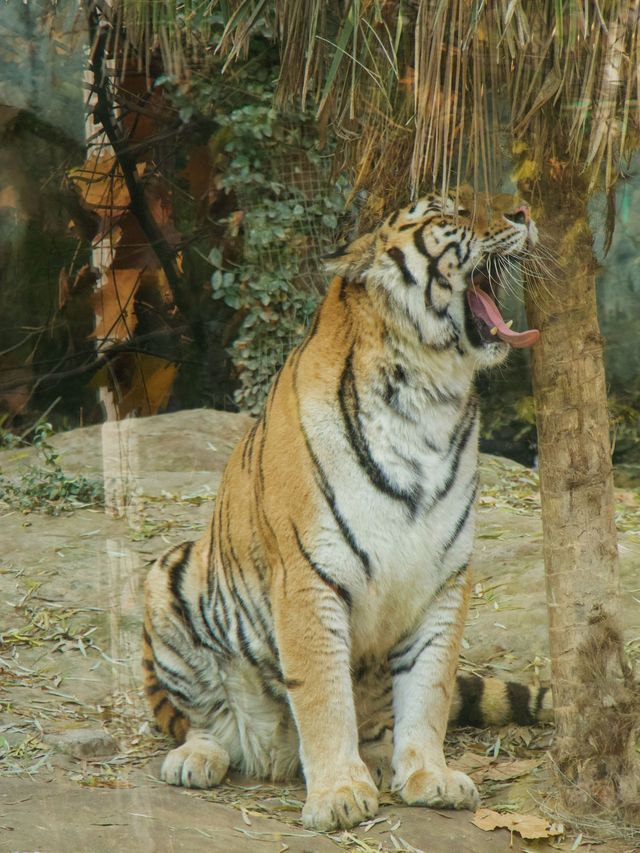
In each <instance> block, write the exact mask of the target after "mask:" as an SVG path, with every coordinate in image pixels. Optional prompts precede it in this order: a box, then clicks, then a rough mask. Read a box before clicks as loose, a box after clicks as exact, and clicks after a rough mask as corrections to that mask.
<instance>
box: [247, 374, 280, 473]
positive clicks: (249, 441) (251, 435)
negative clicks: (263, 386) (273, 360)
mask: <svg viewBox="0 0 640 853" xmlns="http://www.w3.org/2000/svg"><path fill="white" fill-rule="evenodd" d="M279 375H280V374H278V376H279ZM272 391H273V389H272ZM259 423H260V421H259V420H258V421H256V422H255V423H254V424H253V426H252V427H251V429H250V430H249V432H248V433H247V435H246V437H245V440H244V447H243V448H242V467H243V468H245V467H249V468H250V467H251V457H252V456H253V443H254V441H255V438H256V431H257V429H258V424H259Z"/></svg>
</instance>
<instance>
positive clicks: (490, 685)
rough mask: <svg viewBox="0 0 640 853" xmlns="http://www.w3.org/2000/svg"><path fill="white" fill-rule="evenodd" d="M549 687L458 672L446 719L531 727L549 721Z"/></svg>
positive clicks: (460, 723)
mask: <svg viewBox="0 0 640 853" xmlns="http://www.w3.org/2000/svg"><path fill="white" fill-rule="evenodd" d="M552 712H553V705H552V696H551V690H550V689H549V688H548V687H529V686H527V685H526V684H519V683H518V682H516V681H501V680H500V679H498V678H481V677H480V676H478V675H467V674H458V676H457V677H456V685H455V690H454V695H453V700H452V702H451V710H450V713H449V722H450V723H453V724H454V725H458V726H477V727H480V728H482V727H485V726H501V725H504V724H505V723H511V722H513V723H517V724H518V725H520V726H531V725H534V723H540V722H549V721H551V720H552V718H553V717H552Z"/></svg>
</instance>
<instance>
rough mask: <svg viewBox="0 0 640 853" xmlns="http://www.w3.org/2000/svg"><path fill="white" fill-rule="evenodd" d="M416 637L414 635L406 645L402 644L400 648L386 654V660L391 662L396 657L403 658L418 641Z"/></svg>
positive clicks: (396, 658)
mask: <svg viewBox="0 0 640 853" xmlns="http://www.w3.org/2000/svg"><path fill="white" fill-rule="evenodd" d="M418 639H419V638H418V637H414V638H413V640H411V642H410V643H409V645H407V646H403V647H402V648H401V649H397V650H394V651H392V652H390V653H389V655H388V656H387V660H388V661H389V662H391V661H392V660H398V658H403V657H404V656H405V655H406V654H407V653H408V652H410V651H411V649H412V648H413V647H414V646H415V644H416V643H417V642H418Z"/></svg>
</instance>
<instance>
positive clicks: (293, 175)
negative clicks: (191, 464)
mask: <svg viewBox="0 0 640 853" xmlns="http://www.w3.org/2000/svg"><path fill="white" fill-rule="evenodd" d="M278 73H279V66H278V58H277V54H276V53H275V52H274V50H273V47H272V46H271V45H270V43H269V42H268V39H267V38H264V39H262V38H258V39H256V40H255V41H254V43H252V49H251V50H250V51H249V59H247V60H246V61H245V62H244V63H236V64H234V66H233V68H232V69H231V70H229V72H228V73H227V72H225V74H224V75H221V74H220V73H211V74H210V75H209V76H208V77H207V78H200V79H194V80H192V81H191V82H190V83H189V85H188V86H186V85H185V84H183V85H182V86H181V87H180V88H179V89H178V91H176V92H174V102H175V105H176V107H177V109H178V111H179V113H180V115H181V117H182V118H183V120H188V121H195V122H198V121H199V120H202V119H203V118H204V119H206V120H207V121H210V122H212V126H213V128H214V131H213V133H212V135H211V136H210V138H209V142H208V148H209V152H210V155H211V158H212V160H214V162H215V163H216V168H217V170H218V182H217V189H218V190H219V191H221V192H223V193H225V194H226V195H227V197H228V198H229V200H230V204H231V206H232V207H233V210H232V212H231V214H230V215H229V216H228V217H227V218H226V219H225V220H224V221H222V222H219V223H218V224H219V225H220V226H222V228H223V229H224V233H223V235H222V237H221V239H220V240H219V241H218V240H217V241H216V245H215V246H214V247H213V248H211V250H210V252H209V253H208V261H209V263H210V264H211V266H212V267H213V273H212V275H211V290H212V296H213V298H214V299H220V300H223V301H224V303H225V304H226V305H228V306H230V307H231V308H232V309H234V310H235V311H236V320H235V324H234V335H233V341H232V342H231V345H230V347H229V354H230V357H231V361H232V363H233V366H234V369H235V374H236V379H237V382H238V387H237V389H236V391H235V402H236V403H237V404H238V406H239V407H240V408H242V409H244V410H246V411H249V412H251V413H254V414H256V413H258V412H259V411H260V410H261V408H262V405H263V403H264V399H265V397H266V393H267V391H268V388H269V385H270V383H271V379H272V378H273V376H274V374H275V373H276V372H277V371H278V369H279V368H280V367H281V365H282V364H283V362H284V360H285V358H286V356H287V354H288V352H289V351H290V350H291V349H292V347H293V346H295V345H296V343H298V341H299V340H300V339H301V338H302V336H303V335H304V332H305V329H306V327H307V325H308V323H309V320H310V317H311V315H312V314H313V312H314V311H315V308H316V306H317V304H318V302H319V300H320V299H321V298H322V296H323V294H324V290H325V288H326V277H325V275H324V272H323V268H322V261H321V256H322V255H324V254H326V253H328V252H330V251H332V249H333V248H334V247H335V245H336V242H337V240H338V235H339V232H340V231H341V230H342V226H343V224H344V221H345V218H346V214H345V207H346V202H347V195H348V191H349V187H348V184H347V181H346V180H345V179H344V178H343V177H338V178H337V179H335V180H334V179H332V178H331V166H332V153H333V150H332V148H331V147H330V146H329V145H327V146H325V147H324V149H323V150H322V152H320V150H319V147H320V146H319V139H318V132H317V128H316V124H315V122H314V120H313V118H312V117H311V116H310V115H305V114H301V113H295V112H291V111H284V110H279V109H276V108H275V107H274V96H275V85H276V80H277V77H278ZM161 82H163V83H166V82H167V80H166V79H163V80H162V81H161Z"/></svg>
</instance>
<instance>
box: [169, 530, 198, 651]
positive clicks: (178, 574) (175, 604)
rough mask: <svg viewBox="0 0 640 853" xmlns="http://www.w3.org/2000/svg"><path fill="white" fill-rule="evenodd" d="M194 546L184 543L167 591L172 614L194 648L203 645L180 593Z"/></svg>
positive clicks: (185, 600) (170, 574)
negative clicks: (186, 632)
mask: <svg viewBox="0 0 640 853" xmlns="http://www.w3.org/2000/svg"><path fill="white" fill-rule="evenodd" d="M194 545H195V542H185V543H184V545H183V550H182V560H181V561H180V562H179V563H175V564H174V565H173V566H172V567H171V570H170V572H169V589H170V592H171V595H172V600H171V607H172V609H173V611H174V613H175V614H176V615H177V616H178V617H179V618H180V620H181V622H182V624H183V625H184V627H185V628H186V629H187V631H188V633H189V636H190V637H191V640H192V642H193V644H194V645H195V646H202V645H204V643H203V642H202V639H201V637H200V636H199V634H198V632H197V631H196V629H195V626H194V624H193V617H192V614H191V606H190V605H189V602H188V601H187V599H186V598H185V597H184V595H183V593H182V581H183V579H184V573H185V571H186V569H187V566H188V563H189V557H190V555H191V551H192V550H193V546H194Z"/></svg>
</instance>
